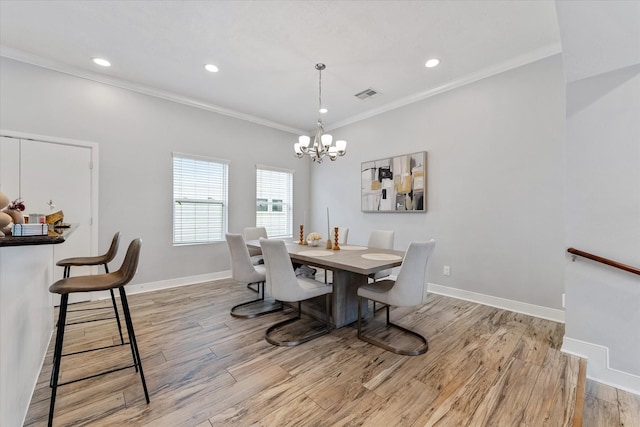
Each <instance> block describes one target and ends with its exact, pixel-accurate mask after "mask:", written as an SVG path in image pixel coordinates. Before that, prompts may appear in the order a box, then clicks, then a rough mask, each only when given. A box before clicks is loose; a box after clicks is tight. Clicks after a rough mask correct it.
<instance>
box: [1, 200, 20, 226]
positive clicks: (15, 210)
mask: <svg viewBox="0 0 640 427" xmlns="http://www.w3.org/2000/svg"><path fill="white" fill-rule="evenodd" d="M23 211H24V203H23V202H22V200H20V199H15V200H14V201H13V202H11V203H9V206H7V207H6V208H5V209H3V210H2V212H4V213H6V214H7V215H9V216H10V217H11V219H12V220H13V223H14V224H24V216H23V215H22V212H23Z"/></svg>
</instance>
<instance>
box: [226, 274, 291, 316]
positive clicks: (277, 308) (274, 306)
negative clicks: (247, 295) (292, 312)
mask: <svg viewBox="0 0 640 427" xmlns="http://www.w3.org/2000/svg"><path fill="white" fill-rule="evenodd" d="M250 284H251V283H250ZM250 289H253V288H250ZM258 292H259V295H260V296H259V298H258V299H254V300H251V301H247V302H243V303H242V304H238V305H234V306H233V307H231V310H230V312H229V314H231V315H232V316H233V317H237V318H240V319H253V318H254V317H258V316H264V315H265V314H271V313H275V312H276V311H282V310H283V308H284V305H283V303H282V302H280V303H279V304H277V302H276V304H271V305H269V306H267V307H265V308H264V309H263V310H260V311H255V312H252V313H248V314H241V313H238V312H237V310H238V309H239V308H240V307H247V306H252V305H258V303H260V304H261V305H264V282H259V283H258Z"/></svg>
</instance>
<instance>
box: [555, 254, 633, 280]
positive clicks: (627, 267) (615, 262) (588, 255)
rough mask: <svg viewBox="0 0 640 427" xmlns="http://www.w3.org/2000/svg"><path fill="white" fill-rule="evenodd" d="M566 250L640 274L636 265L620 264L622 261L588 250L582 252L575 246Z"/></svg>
mask: <svg viewBox="0 0 640 427" xmlns="http://www.w3.org/2000/svg"><path fill="white" fill-rule="evenodd" d="M567 252H569V253H570V254H572V255H577V256H581V257H584V258H587V259H590V260H593V261H596V262H601V263H602V264H606V265H609V266H611V267H615V268H619V269H620V270H624V271H628V272H629V273H633V274H637V275H640V268H636V267H632V266H630V265H626V264H622V263H619V262H617V261H612V260H610V259H607V258H603V257H600V256H598V255H593V254H590V253H588V252H583V251H580V250H578V249H576V248H569V249H567Z"/></svg>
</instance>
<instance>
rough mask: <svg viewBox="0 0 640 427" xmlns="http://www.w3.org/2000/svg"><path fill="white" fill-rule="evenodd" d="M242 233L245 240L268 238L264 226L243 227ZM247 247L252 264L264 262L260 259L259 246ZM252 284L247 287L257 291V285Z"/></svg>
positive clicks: (260, 251)
mask: <svg viewBox="0 0 640 427" xmlns="http://www.w3.org/2000/svg"><path fill="white" fill-rule="evenodd" d="M243 234H244V240H245V241H249V240H260V239H261V238H264V239H266V238H268V236H267V229H266V228H264V227H245V228H244V232H243ZM248 249H249V256H250V257H251V263H252V264H253V265H261V264H264V260H263V259H262V250H261V249H260V248H256V247H250V248H248ZM252 285H253V284H252V283H250V284H248V285H247V288H249V289H251V290H252V291H254V292H258V287H257V286H256V287H255V288H254V287H253V286H252Z"/></svg>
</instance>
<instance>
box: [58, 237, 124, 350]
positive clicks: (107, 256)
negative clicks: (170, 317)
mask: <svg viewBox="0 0 640 427" xmlns="http://www.w3.org/2000/svg"><path fill="white" fill-rule="evenodd" d="M119 243H120V233H119V232H118V233H116V234H114V235H113V239H112V240H111V246H109V249H108V250H107V252H105V253H104V254H103V255H98V256H89V257H74V258H65V259H61V260H60V261H58V262H56V265H58V266H60V267H64V273H63V277H64V278H65V279H66V278H68V277H69V276H70V273H71V267H72V266H75V267H82V266H94V265H104V270H105V272H106V273H109V266H108V265H107V264H108V263H109V262H111V261H113V258H115V256H116V252H118V244H119ZM109 292H110V293H111V302H112V303H113V311H114V313H115V319H116V321H117V322H118V332H119V333H120V343H122V344H124V338H123V336H122V326H121V325H120V316H119V315H118V307H117V306H116V297H115V295H114V294H113V289H109ZM105 308H107V307H96V308H85V309H79V310H68V313H74V312H79V311H91V310H104V309H105ZM109 319H113V317H103V318H100V319H91V320H83V321H78V322H74V323H69V325H77V324H79V323H86V322H96V321H99V320H109Z"/></svg>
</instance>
